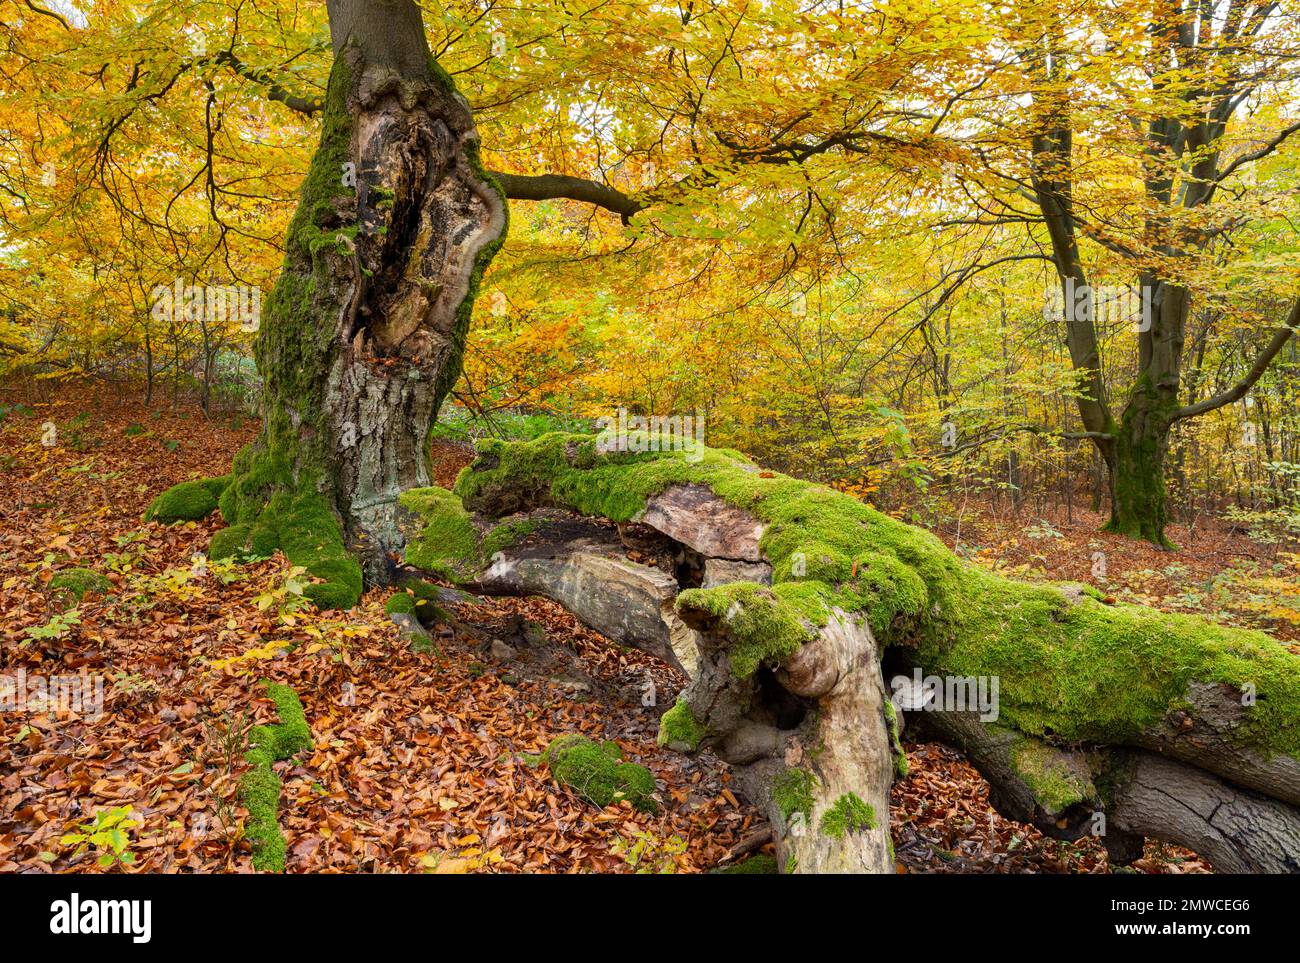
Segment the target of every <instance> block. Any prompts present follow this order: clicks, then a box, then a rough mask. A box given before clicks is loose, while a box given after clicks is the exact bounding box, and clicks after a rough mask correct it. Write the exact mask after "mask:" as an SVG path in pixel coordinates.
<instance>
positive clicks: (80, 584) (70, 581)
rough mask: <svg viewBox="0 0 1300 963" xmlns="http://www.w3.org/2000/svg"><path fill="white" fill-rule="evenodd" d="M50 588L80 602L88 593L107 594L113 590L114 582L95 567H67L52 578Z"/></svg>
mask: <svg viewBox="0 0 1300 963" xmlns="http://www.w3.org/2000/svg"><path fill="white" fill-rule="evenodd" d="M49 588H50V591H52V592H57V593H59V594H60V595H63V596H65V597H67V598H70V599H72V600H73V601H74V602H80V601H81V600H82V599H84V598H85V597H86V596H87V595H107V594H108V593H109V592H111V591H112V590H113V583H112V582H110V581H109V580H108V579H107V578H105V577H104V576H103V575H100V574H99V573H98V572H96V571H95V570H94V569H90V568H65V569H63V570H62V571H60V572H57V573H55V575H54V577H53V578H51V579H50V585H49Z"/></svg>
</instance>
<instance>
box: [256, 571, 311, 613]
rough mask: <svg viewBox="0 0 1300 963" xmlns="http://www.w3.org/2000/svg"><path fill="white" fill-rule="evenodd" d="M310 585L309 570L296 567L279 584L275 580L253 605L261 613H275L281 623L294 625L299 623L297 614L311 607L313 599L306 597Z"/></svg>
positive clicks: (285, 574)
mask: <svg viewBox="0 0 1300 963" xmlns="http://www.w3.org/2000/svg"><path fill="white" fill-rule="evenodd" d="M310 584H311V582H310V577H309V576H308V575H307V570H306V569H305V568H302V567H301V566H294V567H293V568H291V569H289V571H287V572H286V573H284V577H283V578H282V579H280V580H279V581H278V582H277V581H276V580H274V579H273V580H272V581H271V583H270V584H269V585H268V586H267V589H266V591H265V592H263V593H262V594H260V595H258V596H257V597H256V598H255V599H253V604H255V605H256V606H257V608H258V611H259V612H269V611H274V612H275V613H276V614H277V615H278V616H279V617H280V621H282V622H285V623H287V624H289V625H293V624H294V623H295V622H296V621H297V613H299V612H301V611H302V610H303V609H305V608H308V607H309V606H310V605H311V599H309V598H308V597H307V595H306V590H307V586H308V585H310Z"/></svg>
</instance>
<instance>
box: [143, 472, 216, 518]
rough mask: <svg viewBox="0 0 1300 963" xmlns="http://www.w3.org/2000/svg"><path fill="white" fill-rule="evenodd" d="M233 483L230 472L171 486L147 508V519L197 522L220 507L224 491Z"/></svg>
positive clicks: (145, 514)
mask: <svg viewBox="0 0 1300 963" xmlns="http://www.w3.org/2000/svg"><path fill="white" fill-rule="evenodd" d="M229 484H230V476H229V475H221V476H219V477H217V478H200V479H198V480H197V481H187V482H181V483H180V484H179V485H173V486H172V487H171V488H169V489H167V490H166V491H165V492H163V493H162V494H161V495H159V496H158V497H157V498H155V499H154V500H153V501H152V502H150V503H149V507H148V508H147V509H145V513H144V520H145V521H146V522H162V523H164V524H171V523H172V522H196V521H198V520H199V519H201V518H207V517H208V516H209V515H211V514H212V513H213V512H215V511H216V510H217V502H218V500H219V499H220V498H221V493H222V492H224V491H225V490H226V486H228V485H229Z"/></svg>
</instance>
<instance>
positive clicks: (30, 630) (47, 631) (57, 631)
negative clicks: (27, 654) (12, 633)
mask: <svg viewBox="0 0 1300 963" xmlns="http://www.w3.org/2000/svg"><path fill="white" fill-rule="evenodd" d="M80 624H81V613H80V612H78V611H77V610H76V609H68V610H67V611H66V612H55V613H54V614H53V615H51V616H50V620H49V621H48V622H46V623H45V624H44V625H31V626H28V627H27V628H25V629H23V634H24V635H26V636H27V640H28V641H29V642H30V641H32V640H33V639H62V638H63V637H64V636H66V635H67V634H68V633H70V632H71V631H72V629H73V626H77V625H80ZM22 644H23V645H26V644H27V643H26V642H23V643H22Z"/></svg>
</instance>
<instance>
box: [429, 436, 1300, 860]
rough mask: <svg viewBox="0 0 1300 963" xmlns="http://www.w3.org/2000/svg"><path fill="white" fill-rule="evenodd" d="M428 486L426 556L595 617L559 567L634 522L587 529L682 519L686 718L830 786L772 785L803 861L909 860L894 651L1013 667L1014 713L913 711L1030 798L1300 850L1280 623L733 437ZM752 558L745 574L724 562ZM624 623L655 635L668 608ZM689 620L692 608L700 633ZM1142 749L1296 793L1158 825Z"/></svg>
mask: <svg viewBox="0 0 1300 963" xmlns="http://www.w3.org/2000/svg"><path fill="white" fill-rule="evenodd" d="M404 503H405V504H406V505H407V506H408V507H409V508H411V509H412V510H413V512H414V519H415V520H414V521H413V522H412V523H411V531H412V533H413V534H414V537H413V538H412V540H411V541H410V542H409V544H410V546H411V547H410V548H409V549H408V551H407V556H406V557H407V561H408V562H409V563H411V564H412V565H414V566H416V567H419V568H423V569H426V570H428V571H433V572H436V573H438V574H441V575H450V576H451V577H454V578H456V579H458V580H460V581H462V582H465V583H466V584H469V585H471V586H474V587H477V588H479V589H482V590H488V591H492V590H498V591H507V592H519V591H527V592H531V593H535V594H551V595H552V596H553V597H555V596H559V597H561V601H563V602H564V603H565V604H566V605H568V606H569V607H570V608H571V609H573V610H574V611H575V614H578V615H579V617H580V618H592V616H591V613H587V614H584V611H583V610H584V607H585V608H588V609H592V610H593V611H595V610H599V609H600V608H601V606H599V605H597V604H595V603H593V602H592V601H591V600H590V597H592V596H599V594H600V591H601V590H600V589H599V588H598V587H596V588H593V589H592V590H591V591H589V592H588V593H586V595H585V596H581V597H575V596H574V593H572V592H569V593H565V592H563V591H561V590H559V589H558V588H555V587H556V586H559V585H560V584H561V582H562V579H561V578H560V573H561V572H563V571H564V570H565V569H566V567H568V566H571V565H572V561H571V559H572V553H571V552H570V551H569V550H570V549H571V548H572V546H573V541H572V539H571V538H568V537H567V535H566V532H567V533H571V531H572V527H571V526H572V525H574V524H576V523H577V522H578V521H582V522H588V523H589V522H590V520H592V519H596V520H605V521H607V522H612V523H614V525H611V526H608V535H607V537H605V539H604V541H603V542H602V541H601V540H600V539H594V540H593V539H588V540H587V542H586V543H584V547H583V549H582V550H583V551H584V552H586V553H589V554H590V553H593V552H595V553H597V554H599V553H602V552H603V553H604V554H605V555H606V556H607V557H609V558H611V559H619V558H620V556H621V561H620V562H619V564H620V565H621V566H623V567H630V570H631V571H633V572H634V573H635V571H636V566H637V565H638V564H639V563H636V562H634V561H632V560H629V559H628V558H627V557H626V555H627V553H626V551H624V550H622V549H623V548H624V545H625V543H626V540H627V538H628V537H636V538H650V539H651V540H653V539H658V540H659V543H658V545H659V549H660V550H661V551H660V555H661V556H663V557H666V558H669V559H670V561H669V562H667V563H662V564H661V563H659V562H656V563H654V564H653V565H645V566H642V567H643V568H645V569H647V570H649V571H647V572H646V573H642V574H643V575H644V579H643V581H644V582H645V583H647V584H649V583H653V582H655V581H656V580H660V581H661V580H662V579H661V577H662V576H663V575H665V574H667V575H670V576H671V577H672V578H673V579H674V580H675V582H676V586H675V592H674V591H672V590H670V592H669V594H670V595H671V604H670V605H667V606H664V607H663V608H662V609H661V611H663V613H664V614H663V619H664V622H665V624H668V623H671V622H672V621H673V620H674V619H675V620H679V621H680V622H681V623H682V624H683V625H684V626H685V627H686V629H687V630H688V640H689V644H690V646H691V647H692V648H693V649H694V650H695V652H694V653H693V658H691V659H685V658H678V660H677V661H678V663H679V664H681V665H682V666H683V667H684V668H686V669H687V671H688V673H689V674H690V676H691V683H690V685H689V686H688V688H687V689H686V691H685V693H684V695H683V699H682V703H681V705H680V706H679V707H675V708H674V709H673V710H672V711H671V712H670V713H669V714H668V715H667V716H666V717H665V720H664V723H663V733H664V735H663V738H664V739H665V741H666V742H667V743H669V744H673V745H675V746H678V747H681V748H690V747H691V746H692V744H693V745H695V746H699V745H709V746H711V747H712V748H714V749H715V750H716V751H718V752H719V753H720V754H721V755H722V756H723V757H724V758H727V759H729V760H730V761H732V762H733V763H735V764H737V765H738V766H740V767H742V769H743V770H744V774H742V780H747V781H748V782H749V783H750V786H751V788H752V789H753V792H752V793H751V795H754V796H755V798H761V797H762V796H764V795H767V796H771V795H772V794H773V791H774V788H776V787H779V786H781V785H786V784H787V783H788V776H789V773H791V772H795V771H798V772H800V773H803V774H804V775H801V776H799V777H797V778H798V779H800V780H802V784H803V785H805V787H806V788H807V789H808V795H807V798H806V800H804V802H806V805H800V806H797V807H795V808H791V807H790V806H789V805H788V803H789V798H788V797H787V798H786V799H785V801H784V802H783V803H782V802H774V803H773V804H772V805H770V806H769V810H770V811H771V812H772V814H773V819H774V821H775V822H776V823H778V824H779V829H778V833H777V847H778V854H779V861H780V863H781V866H782V868H783V869H787V870H788V869H796V870H803V871H824V870H828V869H868V870H873V871H887V870H888V868H889V866H890V864H891V861H890V860H889V859H888V856H887V846H888V832H887V825H886V823H887V819H886V813H887V806H888V786H889V782H890V780H891V779H892V778H893V775H894V773H895V771H896V770H898V769H899V767H900V765H901V762H900V759H899V754H898V751H897V745H896V734H897V727H898V724H899V723H900V721H901V720H900V716H899V713H897V712H896V711H895V707H894V705H893V704H892V703H891V700H890V698H889V697H888V696H887V695H886V690H885V686H884V681H883V678H882V672H881V667H882V664H883V665H884V666H886V667H889V668H890V671H891V673H892V672H893V671H895V670H899V671H904V672H906V671H908V670H910V669H912V668H913V667H915V668H920V669H921V670H923V671H924V672H925V673H933V674H937V675H939V676H941V677H944V678H949V679H958V680H964V679H971V680H977V679H985V680H996V683H997V686H998V689H997V696H998V697H997V700H996V706H995V707H994V709H995V715H996V718H985V719H981V718H979V714H972V713H969V712H966V711H965V710H966V709H967V708H968V707H967V706H964V705H963V706H956V707H954V706H946V707H940V709H941V711H933V708H934V707H931V709H930V710H926V711H924V712H922V713H904V714H903V715H904V716H906V715H913V714H917V715H923V716H924V717H925V718H926V721H927V723H929V722H936V723H937V724H938V725H939V726H940V728H941V731H943V734H944V736H945V738H947V739H948V740H949V741H952V742H956V743H957V744H959V745H961V746H962V747H963V748H965V749H966V751H967V752H968V753H969V754H970V755H971V757H972V759H973V761H974V762H975V764H976V765H977V766H980V768H981V769H982V771H984V772H985V774H986V776H988V778H990V780H991V781H993V783H994V788H995V793H994V795H995V801H1000V802H1002V804H1003V805H1006V806H1007V807H1008V809H1009V810H1011V811H1012V812H1013V813H1014V814H1015V815H1016V818H1021V819H1025V820H1027V821H1031V822H1034V823H1035V824H1037V825H1040V826H1043V827H1046V828H1047V829H1049V830H1050V831H1053V832H1054V833H1056V834H1058V835H1064V836H1067V837H1070V836H1077V835H1079V834H1081V833H1083V832H1087V831H1095V830H1094V829H1093V827H1094V826H1096V825H1097V823H1098V820H1097V819H1096V814H1097V813H1101V814H1103V815H1105V814H1106V813H1107V812H1109V813H1110V815H1111V816H1112V820H1111V821H1112V823H1114V824H1115V825H1116V827H1118V826H1119V825H1120V824H1121V823H1123V824H1124V825H1132V826H1134V827H1136V828H1135V829H1134V830H1131V831H1130V830H1124V829H1121V828H1116V829H1115V831H1114V835H1115V837H1116V838H1115V839H1114V840H1112V843H1113V844H1114V845H1113V846H1112V850H1113V852H1114V853H1115V855H1116V858H1117V859H1118V858H1125V857H1124V856H1123V854H1124V853H1128V854H1129V855H1131V850H1132V846H1131V845H1128V846H1125V845H1121V840H1120V836H1121V835H1122V834H1123V833H1126V832H1129V833H1131V832H1138V831H1141V832H1142V833H1143V834H1150V835H1155V836H1161V837H1162V838H1168V839H1172V840H1173V841H1176V842H1177V841H1188V840H1199V841H1200V842H1201V844H1202V845H1205V843H1204V840H1205V838H1206V833H1207V832H1209V831H1214V832H1219V834H1220V836H1221V837H1223V840H1224V841H1223V842H1222V844H1220V845H1217V850H1218V852H1219V855H1218V859H1219V861H1220V862H1221V863H1225V864H1232V865H1236V866H1244V867H1249V868H1266V869H1286V868H1300V842H1296V841H1295V839H1296V833H1297V827H1298V826H1300V816H1298V815H1297V811H1296V808H1295V805H1296V803H1298V802H1300V725H1297V724H1296V723H1297V719H1298V710H1300V661H1297V659H1296V657H1295V656H1293V655H1292V654H1291V653H1290V652H1288V651H1287V650H1286V649H1285V648H1284V647H1283V646H1281V645H1280V644H1278V643H1277V642H1276V641H1275V640H1273V639H1271V638H1270V637H1268V636H1267V635H1265V634H1263V633H1259V632H1250V631H1244V630H1239V629H1230V628H1225V627H1221V626H1218V625H1214V624H1213V623H1210V622H1207V621H1205V620H1203V619H1198V618H1192V617H1188V616H1178V615H1166V614H1162V613H1160V612H1157V611H1154V610H1151V609H1145V608H1142V607H1137V606H1129V605H1107V604H1105V603H1104V602H1103V601H1102V600H1101V599H1100V598H1099V597H1097V595H1096V593H1093V592H1090V591H1089V590H1087V589H1085V588H1081V587H1079V586H1057V585H1045V584H1030V583H1025V582H1020V581H1015V580H1011V579H1006V578H1003V577H1000V576H998V575H994V574H992V573H989V572H986V571H984V570H981V569H978V568H976V567H974V566H972V565H970V564H968V563H966V562H964V561H962V560H961V559H959V558H957V557H956V556H955V555H953V554H952V553H951V552H949V551H948V550H947V549H946V548H945V547H944V545H943V544H942V543H941V542H940V541H939V540H938V539H937V538H935V537H934V536H933V535H931V534H929V533H927V532H924V531H922V530H920V529H917V528H915V527H913V526H910V525H906V524H904V523H902V522H899V521H897V520H896V519H893V518H890V517H888V516H886V515H884V514H882V513H880V512H878V511H876V510H874V509H872V508H871V507H869V506H867V505H864V504H862V503H861V502H859V501H857V500H855V499H853V498H850V497H848V496H846V495H843V494H840V493H837V492H834V491H831V490H828V489H826V488H823V487H821V486H818V485H814V484H810V483H807V482H803V481H800V480H797V479H793V478H789V477H787V476H784V475H781V474H778V473H774V472H768V471H763V470H761V469H759V468H758V467H757V466H755V465H754V464H752V463H751V462H749V461H748V460H747V459H745V458H744V457H743V456H740V455H738V454H736V453H734V452H726V451H717V450H706V451H705V452H703V455H702V457H700V458H698V459H687V458H686V457H684V456H683V455H682V454H681V453H673V452H647V453H642V454H633V453H601V452H599V451H598V450H597V446H596V440H595V439H594V438H592V437H587V436H578V435H565V434H553V435H547V436H544V437H542V438H539V439H537V440H535V441H532V442H524V443H502V442H495V441H489V442H486V443H483V444H481V445H480V448H479V453H478V457H477V459H476V460H475V462H474V463H473V464H472V465H470V466H469V467H468V468H467V469H466V470H465V471H464V472H462V474H461V476H460V478H459V479H458V480H457V483H456V486H455V491H454V492H452V493H449V492H445V491H442V490H429V489H426V490H421V491H420V492H410V493H407V494H406V495H405V496H404ZM566 526H569V528H567V529H566ZM639 554H640V553H639ZM651 554H652V555H653V554H654V553H651ZM724 563H725V564H724ZM740 565H743V566H747V568H745V569H740V570H739V571H744V572H746V573H749V575H750V577H749V578H748V579H746V580H742V581H726V580H725V579H720V578H717V577H715V578H713V579H711V580H706V576H705V574H704V573H708V572H710V571H713V572H714V573H715V575H716V573H720V572H731V573H735V572H737V571H738V569H737V566H740ZM521 571H523V572H527V573H529V574H528V576H527V577H521V576H520V575H519V573H520V572H521ZM548 580H550V581H549V582H548ZM769 582H770V584H767V583H769ZM548 586H549V588H551V589H554V590H548ZM650 608H653V607H649V608H648V611H649V610H650ZM597 614H598V612H597ZM607 621H608V620H607ZM615 628H617V626H615ZM661 628H662V627H661ZM602 630H605V629H602ZM674 631H676V630H674ZM610 634H612V635H614V637H616V638H619V640H620V641H624V642H628V643H629V644H638V641H637V636H638V635H639V636H640V637H641V638H646V637H650V636H653V635H655V630H654V628H653V627H645V626H641V627H639V629H638V631H635V632H634V631H625V632H622V633H621V635H620V633H619V632H617V631H616V632H613V633H610ZM670 634H671V633H670ZM681 642H682V638H681V635H680V631H677V641H676V643H675V644H674V645H673V646H672V648H673V650H674V652H675V653H677V654H680V652H679V650H680V648H681ZM643 647H647V648H649V646H645V645H643ZM687 662H689V663H690V664H689V665H687ZM687 712H689V714H690V721H689V724H688V723H687V720H686V718H685V714H686V713H687ZM972 717H973V718H974V721H973V723H972V722H971V718H972ZM1139 752H1143V753H1146V754H1147V755H1150V756H1155V757H1160V758H1162V759H1163V760H1165V761H1169V762H1170V763H1171V764H1176V765H1177V766H1179V767H1181V768H1180V769H1178V770H1176V771H1178V772H1182V771H1183V770H1188V771H1187V772H1186V773H1185V776H1186V779H1185V780H1184V781H1185V782H1186V783H1187V784H1188V785H1190V784H1192V783H1194V782H1196V780H1199V779H1202V778H1212V779H1213V780H1215V782H1214V785H1215V786H1222V787H1225V788H1224V789H1223V791H1224V792H1228V793H1235V794H1236V795H1237V796H1238V797H1240V799H1242V800H1246V799H1248V798H1254V797H1255V796H1258V797H1259V798H1261V799H1263V800H1266V801H1271V802H1270V803H1269V805H1270V806H1271V807H1275V808H1270V809H1269V812H1270V813H1271V814H1272V815H1271V816H1270V819H1269V820H1267V823H1268V826H1267V827H1265V828H1263V829H1261V830H1259V831H1258V835H1257V834H1256V833H1254V832H1235V831H1230V830H1229V829H1228V828H1227V827H1212V830H1207V824H1206V822H1205V819H1203V818H1202V817H1201V816H1196V817H1188V819H1187V820H1185V821H1184V822H1183V823H1179V821H1177V820H1173V821H1172V822H1171V823H1170V824H1169V825H1165V826H1150V825H1146V824H1142V821H1141V820H1138V819H1135V818H1133V813H1132V800H1133V799H1135V798H1138V796H1137V795H1136V792H1135V788H1134V787H1135V785H1136V783H1135V782H1134V780H1135V778H1137V777H1136V776H1135V772H1138V771H1140V772H1143V773H1145V774H1147V776H1149V775H1150V773H1152V772H1156V771H1158V770H1157V769H1156V768H1154V767H1152V766H1150V765H1138V766H1135V765H1134V762H1135V760H1137V761H1138V762H1141V761H1142V760H1144V759H1145V758H1146V757H1145V756H1140V755H1134V753H1139ZM1159 771H1160V772H1163V774H1164V777H1165V778H1169V777H1170V772H1171V771H1175V770H1167V769H1164V770H1159ZM999 783H1000V784H999ZM1197 784H1198V785H1200V783H1197ZM1216 791H1217V790H1216ZM846 800H847V801H846ZM855 800H856V801H855ZM1126 801H1127V802H1126ZM859 803H861V805H859ZM1246 808H1247V809H1249V807H1246ZM1243 811H1244V810H1243ZM867 812H870V813H872V817H871V818H870V819H867V818H865V817H864V816H863V814H865V813H867ZM1207 812H1208V811H1207ZM840 817H844V818H840ZM859 817H863V818H859ZM1103 822H1104V820H1103ZM882 827H883V829H882ZM1262 853H1272V854H1274V856H1273V857H1267V858H1264V857H1261V856H1260V854H1262ZM1229 854H1235V855H1229ZM1278 854H1281V855H1280V856H1279V855H1278Z"/></svg>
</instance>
